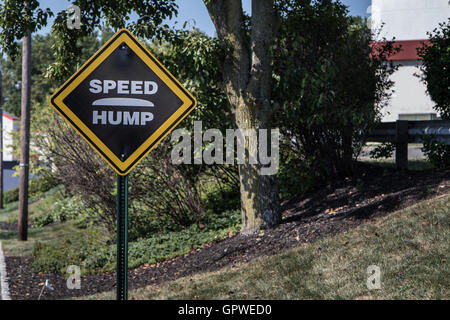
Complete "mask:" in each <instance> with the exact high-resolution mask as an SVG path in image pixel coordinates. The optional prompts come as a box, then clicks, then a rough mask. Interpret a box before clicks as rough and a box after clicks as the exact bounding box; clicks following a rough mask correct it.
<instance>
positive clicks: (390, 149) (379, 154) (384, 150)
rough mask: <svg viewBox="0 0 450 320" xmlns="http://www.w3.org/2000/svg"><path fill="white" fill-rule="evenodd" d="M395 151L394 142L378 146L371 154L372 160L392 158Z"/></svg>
mask: <svg viewBox="0 0 450 320" xmlns="http://www.w3.org/2000/svg"><path fill="white" fill-rule="evenodd" d="M394 151H395V144H394V143H392V142H385V143H382V144H379V145H377V146H376V147H375V148H373V149H372V150H371V151H370V153H369V154H370V158H372V159H387V158H392V155H393V153H394Z"/></svg>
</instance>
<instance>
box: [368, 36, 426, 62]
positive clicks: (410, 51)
mask: <svg viewBox="0 0 450 320" xmlns="http://www.w3.org/2000/svg"><path fill="white" fill-rule="evenodd" d="M423 43H426V44H427V45H429V44H430V41H429V40H403V41H395V43H394V47H400V46H401V47H400V48H401V50H400V51H399V52H398V53H397V54H395V55H393V56H391V57H389V59H388V60H392V61H399V60H407V61H411V60H419V59H420V58H419V56H418V55H417V48H419V47H422V45H423ZM383 44H384V42H376V43H374V47H375V48H376V47H377V45H383Z"/></svg>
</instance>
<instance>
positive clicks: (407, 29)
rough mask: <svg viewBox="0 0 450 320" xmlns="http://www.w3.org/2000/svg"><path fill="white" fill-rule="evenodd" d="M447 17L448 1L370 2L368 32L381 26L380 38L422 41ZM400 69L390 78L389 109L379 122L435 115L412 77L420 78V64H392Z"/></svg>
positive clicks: (420, 84) (449, 11) (422, 85)
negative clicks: (411, 115)
mask: <svg viewBox="0 0 450 320" xmlns="http://www.w3.org/2000/svg"><path fill="white" fill-rule="evenodd" d="M449 17H450V5H449V0H372V7H371V21H372V28H373V29H375V30H378V28H379V27H380V26H381V25H382V24H384V25H383V28H382V31H381V34H380V38H379V39H376V40H379V41H381V40H382V38H383V37H385V38H386V39H388V40H391V39H392V38H394V37H395V40H396V41H408V40H426V39H428V38H429V37H428V35H427V32H431V31H433V30H434V29H435V28H437V27H438V26H439V23H441V22H446V21H447V19H448V18H449ZM395 63H396V64H397V65H398V64H400V65H402V66H400V68H399V70H398V71H397V72H396V73H394V74H393V75H392V78H391V79H392V80H393V81H394V82H395V84H394V90H395V91H396V92H395V94H394V96H393V97H392V99H391V101H390V104H389V106H388V107H387V109H386V110H385V112H384V114H385V115H384V117H383V121H395V120H398V115H399V114H418V113H435V114H437V115H438V116H439V114H438V113H437V112H436V111H435V110H434V109H433V106H434V102H433V101H432V100H431V98H430V96H429V95H428V93H427V89H426V84H425V83H423V82H421V81H420V79H419V78H418V77H416V76H415V74H420V70H419V68H418V66H419V64H420V61H417V60H410V61H395Z"/></svg>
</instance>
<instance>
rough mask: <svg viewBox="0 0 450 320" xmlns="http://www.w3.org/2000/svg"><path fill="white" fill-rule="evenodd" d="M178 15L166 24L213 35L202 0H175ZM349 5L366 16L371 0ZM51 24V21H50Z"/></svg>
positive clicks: (59, 3) (52, 0) (46, 1)
mask: <svg viewBox="0 0 450 320" xmlns="http://www.w3.org/2000/svg"><path fill="white" fill-rule="evenodd" d="M176 2H177V4H178V7H179V9H178V17H176V18H174V19H172V20H170V21H166V23H167V24H169V25H171V26H173V25H176V26H178V27H179V28H181V27H182V26H183V23H184V22H185V21H188V22H189V24H190V25H191V26H192V25H193V23H194V21H195V26H196V27H197V28H199V29H200V30H202V31H204V32H206V33H207V34H208V35H210V36H214V34H215V30H214V26H213V24H212V22H211V19H210V17H209V15H208V12H207V11H206V7H205V5H204V3H203V0H177V1H176ZM341 2H342V3H344V4H345V5H346V6H348V7H349V11H350V14H351V15H358V16H363V17H367V16H368V14H367V12H366V11H367V7H368V6H370V3H371V0H341ZM40 3H41V7H42V8H50V9H51V10H52V11H53V12H59V11H61V10H64V9H66V8H67V7H68V6H69V4H70V3H71V1H69V0H41V1H40ZM242 4H243V7H244V10H245V11H247V12H249V13H250V12H251V0H242ZM50 24H51V23H50ZM49 31H50V27H46V28H44V29H42V30H41V31H40V32H39V33H41V34H45V33H48V32H49Z"/></svg>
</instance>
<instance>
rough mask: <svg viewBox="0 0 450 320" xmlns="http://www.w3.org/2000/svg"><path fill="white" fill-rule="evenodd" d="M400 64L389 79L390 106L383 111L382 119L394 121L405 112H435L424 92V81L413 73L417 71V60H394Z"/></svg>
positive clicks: (432, 104) (431, 102)
mask: <svg viewBox="0 0 450 320" xmlns="http://www.w3.org/2000/svg"><path fill="white" fill-rule="evenodd" d="M395 64H397V65H398V64H401V65H402V66H401V67H400V68H399V70H398V71H397V72H395V73H394V74H393V75H392V77H391V79H392V80H393V81H394V83H395V84H394V90H395V93H394V94H393V96H392V98H391V101H390V107H389V108H388V109H387V110H386V111H385V112H384V117H383V121H396V120H398V115H399V114H405V113H415V114H417V113H437V112H436V110H434V109H433V106H434V102H433V101H432V100H431V98H430V96H429V95H428V94H427V92H426V87H425V85H424V83H422V82H421V81H420V79H419V78H417V77H416V76H415V75H414V74H415V73H419V69H418V64H419V63H418V62H417V61H396V62H395Z"/></svg>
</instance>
